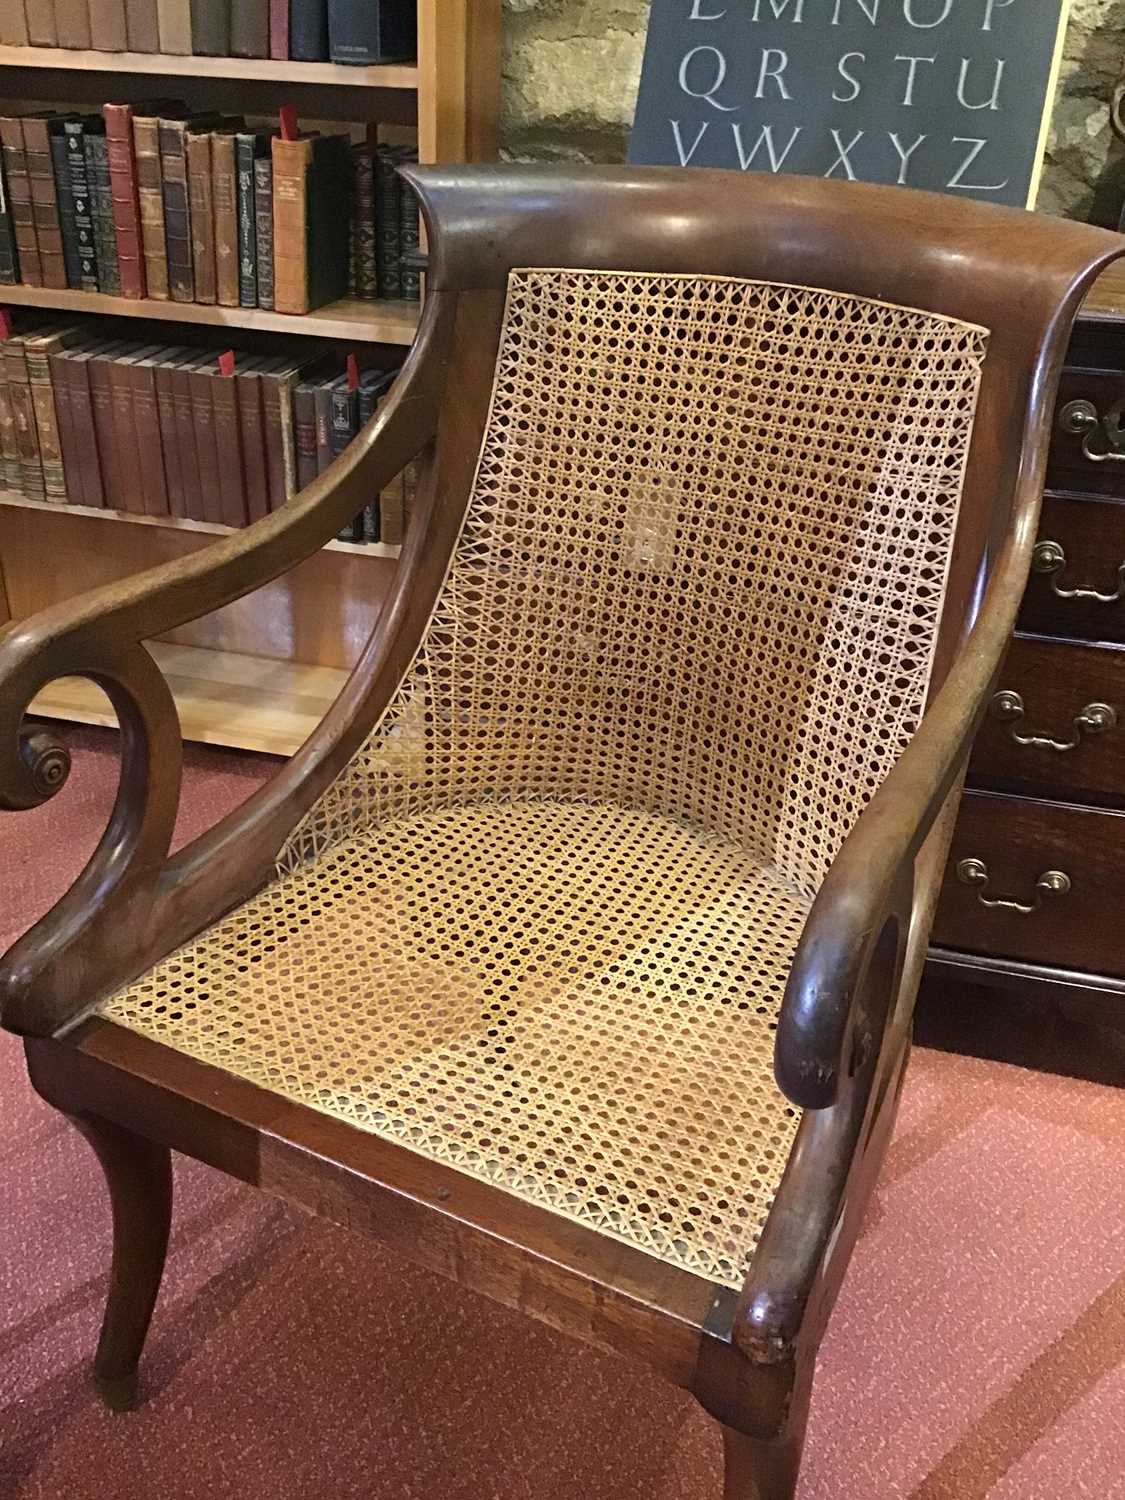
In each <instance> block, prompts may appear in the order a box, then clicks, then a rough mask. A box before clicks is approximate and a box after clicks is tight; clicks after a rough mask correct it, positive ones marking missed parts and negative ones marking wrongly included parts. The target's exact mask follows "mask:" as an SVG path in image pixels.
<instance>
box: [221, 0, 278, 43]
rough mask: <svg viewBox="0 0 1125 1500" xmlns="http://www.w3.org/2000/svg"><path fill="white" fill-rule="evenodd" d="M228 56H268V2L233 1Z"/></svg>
mask: <svg viewBox="0 0 1125 1500" xmlns="http://www.w3.org/2000/svg"><path fill="white" fill-rule="evenodd" d="M230 55H231V56H232V57H268V56H269V55H270V0H235V3H234V4H233V5H232V6H231V13H230Z"/></svg>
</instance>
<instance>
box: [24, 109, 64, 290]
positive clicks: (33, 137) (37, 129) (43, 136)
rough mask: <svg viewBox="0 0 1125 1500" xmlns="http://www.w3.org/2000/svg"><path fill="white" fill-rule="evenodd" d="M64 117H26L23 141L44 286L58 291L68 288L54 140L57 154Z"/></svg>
mask: <svg viewBox="0 0 1125 1500" xmlns="http://www.w3.org/2000/svg"><path fill="white" fill-rule="evenodd" d="M63 119H64V116H62V115H55V114H52V113H50V112H47V113H43V114H37V115H24V117H23V144H24V150H25V152H26V153H27V175H28V177H29V178H30V179H31V209H32V213H33V215H34V218H35V238H36V241H37V242H38V245H39V264H40V266H41V267H42V270H43V285H44V286H46V287H51V288H52V289H54V290H58V291H61V290H63V289H64V288H65V287H66V285H67V280H66V261H65V259H64V257H63V237H62V223H61V221H60V219H59V203H58V195H57V189H56V186H55V164H54V157H53V156H52V151H51V142H52V139H53V140H54V141H55V143H56V145H55V151H56V153H57V152H58V151H59V149H60V145H61V143H62V128H63Z"/></svg>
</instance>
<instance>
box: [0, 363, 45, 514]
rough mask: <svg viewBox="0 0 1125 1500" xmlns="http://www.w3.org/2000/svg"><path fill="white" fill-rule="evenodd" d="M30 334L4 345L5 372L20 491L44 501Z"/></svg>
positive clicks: (34, 498)
mask: <svg viewBox="0 0 1125 1500" xmlns="http://www.w3.org/2000/svg"><path fill="white" fill-rule="evenodd" d="M29 337H30V335H29V334H15V335H13V337H12V338H10V339H7V340H5V343H4V370H5V373H6V374H7V377H8V401H9V404H10V405H11V408H12V423H13V425H14V427H15V433H16V452H17V453H18V455H19V468H20V481H19V489H20V492H21V493H22V494H24V495H28V496H30V497H31V498H32V499H33V500H42V499H43V460H42V459H41V458H40V457H39V438H38V435H37V434H36V431H35V408H34V407H33V406H32V404H31V384H30V382H29V380H28V378H27V356H26V355H25V353H24V345H25V343H26V342H27V340H28V338H29Z"/></svg>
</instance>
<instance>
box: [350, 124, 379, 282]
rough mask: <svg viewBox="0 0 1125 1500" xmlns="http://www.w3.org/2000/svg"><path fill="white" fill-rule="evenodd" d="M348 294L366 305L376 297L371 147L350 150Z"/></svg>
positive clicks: (373, 169)
mask: <svg viewBox="0 0 1125 1500" xmlns="http://www.w3.org/2000/svg"><path fill="white" fill-rule="evenodd" d="M351 255H352V264H351V293H352V296H354V297H359V298H361V299H362V300H363V301H365V302H373V301H374V300H375V298H376V297H377V296H378V295H379V282H378V278H377V275H376V269H375V160H374V156H373V153H372V150H371V147H370V146H353V147H352V227H351Z"/></svg>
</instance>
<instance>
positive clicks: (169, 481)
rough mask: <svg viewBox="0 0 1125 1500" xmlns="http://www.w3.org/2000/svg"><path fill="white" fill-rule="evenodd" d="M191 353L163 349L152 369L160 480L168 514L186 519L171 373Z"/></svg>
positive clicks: (181, 349) (181, 348) (180, 348)
mask: <svg viewBox="0 0 1125 1500" xmlns="http://www.w3.org/2000/svg"><path fill="white" fill-rule="evenodd" d="M192 353H194V351H193V350H191V349H185V348H184V347H183V346H182V345H180V346H179V347H175V348H171V349H165V350H164V353H163V355H162V356H161V358H160V359H158V360H156V361H155V363H154V365H153V371H152V374H153V381H154V383H155V385H156V415H157V419H158V421H159V422H160V446H161V447H162V448H163V449H164V479H165V484H166V485H167V489H168V514H169V515H170V516H186V515H187V508H186V505H185V499H184V474H183V467H182V465H181V463H180V435H179V431H178V430H177V426H176V394H175V390H174V388H173V385H172V373H173V370H174V369H175V367H176V366H177V365H178V364H180V362H181V361H182V360H184V359H186V358H187V357H188V356H189V355H190V354H192Z"/></svg>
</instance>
